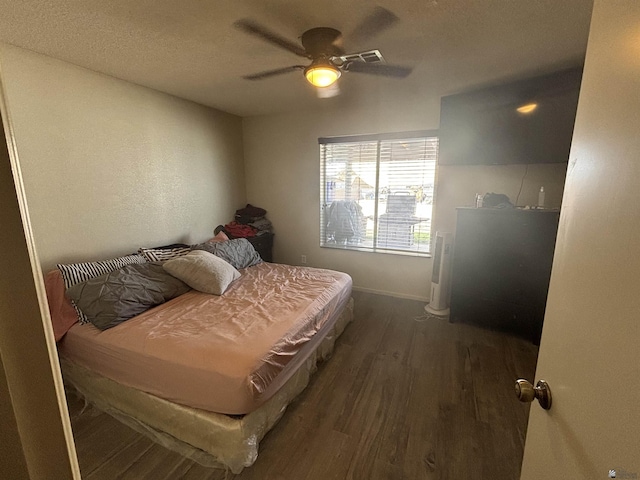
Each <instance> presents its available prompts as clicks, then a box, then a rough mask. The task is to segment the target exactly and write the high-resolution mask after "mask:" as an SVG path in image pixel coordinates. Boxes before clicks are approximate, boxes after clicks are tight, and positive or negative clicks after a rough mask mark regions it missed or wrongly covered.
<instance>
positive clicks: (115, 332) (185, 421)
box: [48, 262, 353, 473]
mask: <svg viewBox="0 0 640 480" xmlns="http://www.w3.org/2000/svg"><path fill="white" fill-rule="evenodd" d="M239 272H240V274H241V275H240V278H238V279H237V280H235V281H234V282H233V283H231V284H230V285H229V287H228V288H227V289H226V291H225V292H224V294H223V295H211V294H207V293H202V292H199V291H196V290H191V291H188V292H187V293H184V294H182V295H179V296H177V297H176V298H173V299H172V300H169V301H167V302H165V303H162V304H161V305H158V306H156V307H154V308H151V309H149V310H147V311H145V312H144V313H141V314H139V315H136V316H135V317H133V318H131V319H129V320H127V321H126V322H123V323H121V324H119V325H118V326H116V327H113V328H109V329H106V330H104V331H101V330H99V329H98V328H96V327H95V326H93V325H91V324H84V325H81V324H77V323H76V324H74V325H73V326H71V327H70V328H69V329H68V331H67V332H66V335H64V337H63V338H62V339H61V341H60V342H59V343H58V350H59V354H60V359H61V367H62V371H63V377H64V380H65V383H66V384H67V385H68V386H69V388H71V389H73V390H75V391H77V392H78V393H79V394H81V395H82V396H83V397H84V398H85V399H86V400H87V401H88V402H89V403H91V404H93V405H95V406H96V407H98V408H99V409H101V410H104V411H106V412H108V413H110V414H111V415H113V416H115V417H116V418H118V419H120V420H121V421H123V422H125V423H127V424H128V425H130V426H132V427H133V428H135V429H136V430H138V431H141V432H143V433H145V434H147V435H149V436H151V437H152V438H154V439H155V440H156V441H158V442H160V443H162V444H163V445H165V446H167V447H168V448H171V449H173V450H176V451H178V452H180V453H182V454H183V455H185V456H188V457H190V458H193V459H194V460H196V461H198V462H199V463H202V464H204V465H207V466H222V467H225V468H229V469H230V470H231V471H232V472H233V473H239V472H240V471H241V470H242V469H243V468H244V467H247V466H250V465H251V464H253V463H254V462H255V460H256V458H257V454H258V445H259V442H260V440H261V439H262V438H263V436H264V435H265V434H266V432H268V431H269V430H270V429H271V428H272V427H273V426H274V425H275V424H276V422H277V421H278V420H279V419H280V417H281V416H282V415H283V413H284V410H285V408H286V406H287V405H288V404H289V403H290V402H291V401H292V400H293V399H294V398H295V397H296V396H297V395H298V394H299V393H300V392H301V391H302V390H303V389H304V388H305V387H306V385H307V384H308V382H309V378H310V375H311V374H312V373H313V372H314V371H315V369H316V365H317V364H318V362H320V361H322V360H325V359H327V358H329V356H330V355H331V352H332V351H333V346H334V343H335V340H336V338H337V337H338V336H339V335H340V334H341V333H342V331H343V330H344V328H345V327H346V325H347V324H348V323H349V322H350V321H351V319H352V312H353V301H352V300H351V278H350V277H349V276H348V275H346V274H344V273H340V272H335V271H331V270H324V269H315V268H308V267H293V266H287V265H279V264H272V263H264V262H262V263H258V264H257V265H254V266H251V267H247V268H243V269H240V270H239ZM48 290H50V288H48ZM52 304H53V305H54V308H55V305H56V302H55V301H54V302H51V301H50V307H51V305H52ZM52 314H53V312H52Z"/></svg>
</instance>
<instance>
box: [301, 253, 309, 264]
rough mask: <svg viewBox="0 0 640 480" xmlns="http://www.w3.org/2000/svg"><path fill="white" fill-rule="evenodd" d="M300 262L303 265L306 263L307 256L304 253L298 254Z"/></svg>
mask: <svg viewBox="0 0 640 480" xmlns="http://www.w3.org/2000/svg"><path fill="white" fill-rule="evenodd" d="M300 263H301V264H303V265H305V264H306V263H307V256H306V255H301V256H300Z"/></svg>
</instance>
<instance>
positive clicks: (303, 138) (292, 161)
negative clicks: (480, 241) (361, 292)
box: [243, 82, 566, 300]
mask: <svg viewBox="0 0 640 480" xmlns="http://www.w3.org/2000/svg"><path fill="white" fill-rule="evenodd" d="M390 92H391V93H390ZM373 93H375V95H374V94H371V95H370V96H369V97H370V99H371V101H368V102H366V103H353V102H351V103H344V101H345V100H340V99H341V97H336V99H331V100H330V101H328V102H326V103H320V104H319V108H317V109H316V110H310V111H304V112H296V113H287V114H280V115H273V116H261V117H251V118H245V119H244V122H243V126H244V148H245V165H246V179H247V198H248V201H249V202H250V203H252V204H255V205H258V206H261V207H263V208H265V209H267V210H268V211H269V214H268V216H269V217H270V219H271V220H272V222H273V223H274V227H275V232H276V237H275V244H274V259H275V261H277V262H282V263H292V264H299V262H300V256H301V255H303V254H304V255H307V260H308V263H309V264H310V265H313V266H318V267H324V268H333V269H337V270H342V271H345V272H347V273H349V274H350V275H351V276H352V277H353V280H354V285H355V287H358V288H361V289H365V290H372V291H378V292H382V293H389V294H393V295H397V296H403V297H409V298H418V299H423V300H426V299H428V296H429V288H430V286H429V285H430V278H431V264H432V262H431V259H429V258H418V257H410V256H401V255H383V254H372V253H363V252H353V251H344V250H336V249H327V248H320V246H319V244H320V233H319V222H320V207H319V196H320V166H319V147H318V137H324V136H333V135H349V134H361V133H381V132H399V131H408V130H421V129H437V128H438V125H439V115H440V95H438V94H436V93H434V91H431V92H429V91H428V90H425V91H421V92H404V91H402V84H401V83H400V82H398V83H397V84H396V87H395V88H394V89H393V90H387V91H386V94H385V92H384V91H378V92H373ZM360 98H362V97H360ZM526 168H527V167H526V166H525V165H509V166H470V167H464V166H446V167H441V168H440V169H439V171H438V179H437V187H436V188H437V191H436V207H435V213H434V217H435V218H434V231H435V230H438V229H442V230H445V231H453V230H454V228H455V207H457V206H471V205H472V204H473V201H474V198H475V194H476V193H486V192H496V193H505V194H507V195H508V196H509V197H510V198H511V199H512V201H514V202H515V200H516V197H517V194H518V191H519V189H520V184H521V182H522V179H523V177H524V183H523V188H522V193H521V195H520V199H519V202H518V203H519V204H520V205H527V204H529V205H530V204H535V203H537V199H538V190H539V189H540V186H542V185H544V187H545V190H546V192H547V193H546V200H547V201H546V203H547V205H548V206H559V205H560V203H561V199H562V188H563V184H564V175H565V172H566V164H553V165H530V166H529V167H528V171H527V170H526ZM525 173H526V177H525Z"/></svg>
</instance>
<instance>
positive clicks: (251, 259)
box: [193, 238, 262, 268]
mask: <svg viewBox="0 0 640 480" xmlns="http://www.w3.org/2000/svg"><path fill="white" fill-rule="evenodd" d="M193 250H204V251H206V252H209V253H213V254H214V255H215V256H216V257H220V258H221V259H223V260H224V261H226V262H227V263H230V264H231V265H233V266H234V267H235V268H246V267H252V266H253V265H257V264H258V263H261V262H262V259H261V258H260V254H259V253H258V252H256V249H255V248H253V245H251V244H250V243H249V241H248V240H247V239H246V238H234V239H233V240H227V241H226V242H206V243H201V244H199V245H196V246H195V247H193Z"/></svg>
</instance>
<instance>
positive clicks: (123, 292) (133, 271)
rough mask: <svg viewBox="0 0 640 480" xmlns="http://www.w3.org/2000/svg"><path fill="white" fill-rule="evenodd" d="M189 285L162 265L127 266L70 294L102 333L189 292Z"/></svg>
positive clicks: (73, 290) (73, 289) (81, 285)
mask: <svg viewBox="0 0 640 480" xmlns="http://www.w3.org/2000/svg"><path fill="white" fill-rule="evenodd" d="M189 290H190V289H189V286H188V285H186V284H185V283H184V282H182V281H181V280H179V279H177V278H175V277H174V276H172V275H169V274H168V273H167V272H165V270H164V269H163V268H162V265H160V264H158V263H143V264H137V265H127V266H126V267H123V268H121V269H119V270H114V271H113V272H109V273H106V274H104V275H101V276H99V277H95V278H91V279H89V280H87V281H85V282H81V283H78V284H76V285H74V286H72V287H70V288H69V289H67V292H66V295H67V297H69V299H71V300H73V301H74V302H75V303H76V304H77V305H78V306H79V307H80V309H81V310H82V311H83V312H84V313H85V314H86V315H87V317H88V318H89V321H90V322H91V323H93V324H94V325H95V326H96V327H98V328H99V329H100V330H106V329H108V328H111V327H115V326H116V325H119V324H120V323H122V322H124V321H125V320H129V319H130V318H131V317H134V316H136V315H139V314H140V313H142V312H145V311H146V310H148V309H150V308H151V307H155V306H156V305H160V304H161V303H164V302H166V301H167V300H171V299H172V298H174V297H177V296H179V295H182V294H183V293H186V292H188V291H189Z"/></svg>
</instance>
